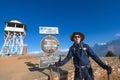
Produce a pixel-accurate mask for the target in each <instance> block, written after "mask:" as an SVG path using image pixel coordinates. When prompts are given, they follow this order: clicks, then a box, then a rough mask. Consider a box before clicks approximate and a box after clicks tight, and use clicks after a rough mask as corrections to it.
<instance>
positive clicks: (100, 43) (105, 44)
mask: <svg viewBox="0 0 120 80" xmlns="http://www.w3.org/2000/svg"><path fill="white" fill-rule="evenodd" d="M98 45H106V43H98Z"/></svg>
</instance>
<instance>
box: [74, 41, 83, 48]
mask: <svg viewBox="0 0 120 80" xmlns="http://www.w3.org/2000/svg"><path fill="white" fill-rule="evenodd" d="M82 44H83V42H80V43H79V44H76V43H74V44H73V46H75V47H81V45H82Z"/></svg>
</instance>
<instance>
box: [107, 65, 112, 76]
mask: <svg viewBox="0 0 120 80" xmlns="http://www.w3.org/2000/svg"><path fill="white" fill-rule="evenodd" d="M107 72H108V74H111V72H112V68H111V66H108V67H107Z"/></svg>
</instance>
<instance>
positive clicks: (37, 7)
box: [0, 0, 120, 52]
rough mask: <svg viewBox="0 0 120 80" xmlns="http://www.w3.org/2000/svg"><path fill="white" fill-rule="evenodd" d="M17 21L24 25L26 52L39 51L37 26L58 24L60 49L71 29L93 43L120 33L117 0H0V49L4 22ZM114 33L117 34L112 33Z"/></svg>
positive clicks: (90, 43)
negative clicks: (25, 27) (25, 30)
mask: <svg viewBox="0 0 120 80" xmlns="http://www.w3.org/2000/svg"><path fill="white" fill-rule="evenodd" d="M10 20H19V21H20V22H23V23H25V24H26V25H27V32H26V36H25V39H24V44H27V45H28V51H29V52H31V51H40V50H41V49H40V41H41V39H42V38H43V37H45V36H46V35H41V34H39V26H50V27H54V26H55V27H58V28H59V34H58V35H53V36H55V37H56V38H57V39H58V40H59V44H60V46H59V49H67V48H69V47H70V46H71V45H72V42H71V41H70V39H69V37H70V35H71V33H72V32H74V31H80V32H82V33H84V34H85V40H84V42H86V43H88V44H89V45H90V46H93V45H94V44H95V43H100V42H107V41H110V40H113V39H116V38H118V36H120V0H0V35H1V36H0V49H1V48H2V45H3V43H4V36H3V32H4V27H5V24H4V22H5V21H10ZM116 34H117V36H115V35H116Z"/></svg>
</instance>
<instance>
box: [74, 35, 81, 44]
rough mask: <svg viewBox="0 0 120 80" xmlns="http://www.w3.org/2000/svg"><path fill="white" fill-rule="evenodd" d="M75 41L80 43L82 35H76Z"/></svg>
mask: <svg viewBox="0 0 120 80" xmlns="http://www.w3.org/2000/svg"><path fill="white" fill-rule="evenodd" d="M74 41H75V43H77V44H78V43H80V41H81V36H80V35H75V36H74Z"/></svg>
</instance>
